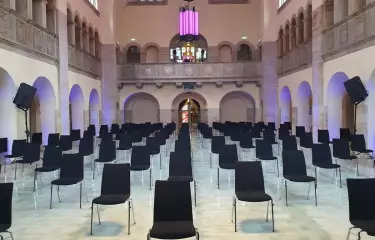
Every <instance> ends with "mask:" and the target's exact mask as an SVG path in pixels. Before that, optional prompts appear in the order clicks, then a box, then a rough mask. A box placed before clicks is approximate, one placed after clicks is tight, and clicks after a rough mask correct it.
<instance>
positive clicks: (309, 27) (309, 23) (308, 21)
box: [305, 4, 312, 41]
mask: <svg viewBox="0 0 375 240" xmlns="http://www.w3.org/2000/svg"><path fill="white" fill-rule="evenodd" d="M305 28H306V30H305V31H306V37H305V39H306V40H307V41H310V40H311V39H312V5H311V4H309V5H308V6H307V18H306V27H305Z"/></svg>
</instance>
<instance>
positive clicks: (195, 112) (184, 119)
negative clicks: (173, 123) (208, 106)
mask: <svg viewBox="0 0 375 240" xmlns="http://www.w3.org/2000/svg"><path fill="white" fill-rule="evenodd" d="M200 110H201V107H200V105H199V102H198V101H197V100H194V99H192V98H188V99H185V100H183V101H181V103H180V105H179V107H178V111H179V114H178V115H179V123H180V125H181V124H183V123H188V124H189V126H190V127H191V128H194V129H196V128H197V127H198V123H199V122H200Z"/></svg>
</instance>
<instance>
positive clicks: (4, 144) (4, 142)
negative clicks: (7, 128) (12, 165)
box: [0, 138, 8, 174]
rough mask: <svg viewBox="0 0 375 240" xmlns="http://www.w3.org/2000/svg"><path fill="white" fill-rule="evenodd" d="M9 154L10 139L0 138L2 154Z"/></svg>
mask: <svg viewBox="0 0 375 240" xmlns="http://www.w3.org/2000/svg"><path fill="white" fill-rule="evenodd" d="M3 153H8V138H0V154H3ZM1 166H2V165H1V164H0V174H1Z"/></svg>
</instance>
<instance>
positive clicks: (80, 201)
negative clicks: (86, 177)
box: [79, 183, 82, 209]
mask: <svg viewBox="0 0 375 240" xmlns="http://www.w3.org/2000/svg"><path fill="white" fill-rule="evenodd" d="M79 209H82V183H79Z"/></svg>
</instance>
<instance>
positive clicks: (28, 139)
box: [17, 106, 31, 142]
mask: <svg viewBox="0 0 375 240" xmlns="http://www.w3.org/2000/svg"><path fill="white" fill-rule="evenodd" d="M17 107H18V108H19V109H20V110H22V111H23V112H24V113H25V133H26V142H30V141H31V139H30V136H31V132H30V130H29V125H28V122H27V119H28V117H27V111H29V109H25V108H22V107H20V106H17Z"/></svg>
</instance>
